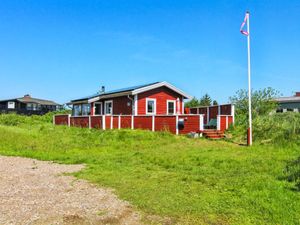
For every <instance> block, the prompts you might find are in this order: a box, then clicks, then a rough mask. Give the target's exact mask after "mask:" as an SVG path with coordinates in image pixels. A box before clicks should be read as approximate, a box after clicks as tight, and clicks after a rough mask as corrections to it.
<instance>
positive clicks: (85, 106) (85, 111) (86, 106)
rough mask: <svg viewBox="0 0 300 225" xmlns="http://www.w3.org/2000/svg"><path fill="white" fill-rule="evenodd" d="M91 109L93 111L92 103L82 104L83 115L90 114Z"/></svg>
mask: <svg viewBox="0 0 300 225" xmlns="http://www.w3.org/2000/svg"><path fill="white" fill-rule="evenodd" d="M90 111H91V107H90V104H83V105H82V115H83V116H87V115H89V114H90Z"/></svg>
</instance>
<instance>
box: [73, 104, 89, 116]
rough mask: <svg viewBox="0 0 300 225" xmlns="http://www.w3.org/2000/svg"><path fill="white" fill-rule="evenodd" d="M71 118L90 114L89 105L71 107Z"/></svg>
mask: <svg viewBox="0 0 300 225" xmlns="http://www.w3.org/2000/svg"><path fill="white" fill-rule="evenodd" d="M72 114H73V116H88V115H90V114H91V105H90V104H76V105H73V112H72Z"/></svg>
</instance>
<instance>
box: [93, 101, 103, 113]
mask: <svg viewBox="0 0 300 225" xmlns="http://www.w3.org/2000/svg"><path fill="white" fill-rule="evenodd" d="M96 105H101V106H100V114H96ZM94 115H95V116H101V115H103V104H102V102H95V103H94Z"/></svg>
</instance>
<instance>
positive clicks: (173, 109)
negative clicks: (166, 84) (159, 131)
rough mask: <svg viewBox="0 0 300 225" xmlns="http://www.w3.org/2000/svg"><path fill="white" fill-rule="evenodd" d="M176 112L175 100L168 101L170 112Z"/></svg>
mask: <svg viewBox="0 0 300 225" xmlns="http://www.w3.org/2000/svg"><path fill="white" fill-rule="evenodd" d="M174 113H175V104H174V102H168V114H174Z"/></svg>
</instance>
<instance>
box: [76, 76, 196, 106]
mask: <svg viewBox="0 0 300 225" xmlns="http://www.w3.org/2000/svg"><path fill="white" fill-rule="evenodd" d="M162 86H166V87H168V88H170V89H171V90H173V91H175V92H176V93H178V94H180V95H182V96H183V97H184V98H187V99H189V98H191V97H190V96H189V95H187V94H185V93H184V92H183V91H181V90H180V89H178V88H176V87H175V86H173V85H171V84H169V83H167V82H166V81H163V82H154V83H149V84H143V85H137V86H132V87H127V88H121V89H116V90H112V91H107V92H104V93H97V94H94V95H91V96H87V97H84V98H80V99H74V100H71V102H70V104H72V103H74V102H89V103H90V102H95V101H98V100H100V99H103V98H112V97H117V96H124V95H135V94H139V93H142V92H145V91H148V90H152V89H155V88H159V87H162Z"/></svg>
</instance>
